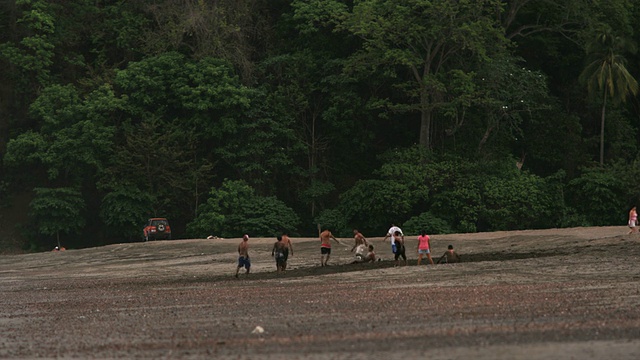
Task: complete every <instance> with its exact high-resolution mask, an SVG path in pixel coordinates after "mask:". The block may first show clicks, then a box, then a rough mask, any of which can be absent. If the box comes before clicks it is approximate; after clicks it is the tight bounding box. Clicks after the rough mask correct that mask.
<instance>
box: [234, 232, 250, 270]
mask: <svg viewBox="0 0 640 360" xmlns="http://www.w3.org/2000/svg"><path fill="white" fill-rule="evenodd" d="M242 267H244V268H245V269H247V272H246V273H245V274H246V275H249V271H251V260H250V259H249V235H246V234H245V235H244V236H243V237H242V242H240V245H238V268H237V269H236V277H238V272H240V268H242Z"/></svg>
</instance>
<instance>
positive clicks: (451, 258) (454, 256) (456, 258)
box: [438, 245, 462, 264]
mask: <svg viewBox="0 0 640 360" xmlns="http://www.w3.org/2000/svg"><path fill="white" fill-rule="evenodd" d="M443 260H444V263H445V264H453V263H458V262H460V261H462V259H461V257H460V255H458V253H457V252H456V251H455V250H453V245H449V246H448V247H447V251H445V252H444V254H442V256H441V257H440V259H438V264H440V262H441V261H443Z"/></svg>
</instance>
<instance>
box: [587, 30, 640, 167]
mask: <svg viewBox="0 0 640 360" xmlns="http://www.w3.org/2000/svg"><path fill="white" fill-rule="evenodd" d="M634 50H635V47H634V46H633V44H631V43H629V42H627V41H626V40H625V39H624V38H622V37H620V36H616V35H614V34H613V33H611V31H608V30H605V31H603V32H602V33H600V34H598V35H596V36H595V38H594V39H593V40H592V41H591V42H590V43H589V44H588V46H587V56H588V59H589V60H588V63H587V66H586V67H585V68H584V70H583V71H582V74H580V79H581V81H583V82H584V83H586V84H587V89H588V91H589V94H591V95H592V96H598V95H599V96H601V97H602V110H601V120H600V165H602V164H604V128H605V127H604V124H605V111H606V107H607V99H608V98H610V99H611V100H612V101H613V103H614V104H618V103H620V102H624V101H626V99H627V97H628V96H629V95H634V96H635V95H637V94H638V81H637V80H636V79H635V78H634V77H633V76H632V75H631V73H629V71H628V70H627V67H626V63H627V60H626V59H625V57H624V56H623V55H622V54H623V53H624V52H626V51H629V52H632V51H634Z"/></svg>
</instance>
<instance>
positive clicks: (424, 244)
mask: <svg viewBox="0 0 640 360" xmlns="http://www.w3.org/2000/svg"><path fill="white" fill-rule="evenodd" d="M430 240H431V238H429V235H427V232H426V231H424V230H422V231H420V236H418V248H417V249H416V251H417V252H418V265H420V262H422V257H423V256H424V255H426V256H427V260H429V263H430V264H431V265H433V259H432V258H431V243H430Z"/></svg>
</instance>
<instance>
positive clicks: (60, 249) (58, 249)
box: [51, 246, 67, 252]
mask: <svg viewBox="0 0 640 360" xmlns="http://www.w3.org/2000/svg"><path fill="white" fill-rule="evenodd" d="M65 250H67V249H65V248H64V246H56V247H54V248H53V250H51V251H52V252H58V251H65Z"/></svg>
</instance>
